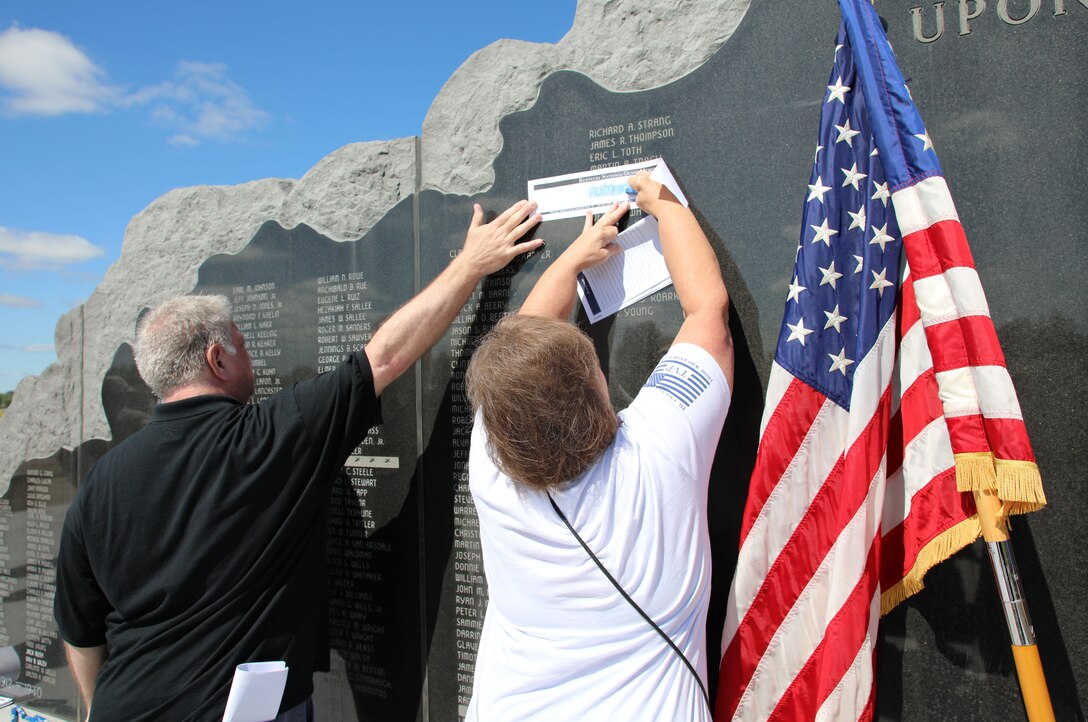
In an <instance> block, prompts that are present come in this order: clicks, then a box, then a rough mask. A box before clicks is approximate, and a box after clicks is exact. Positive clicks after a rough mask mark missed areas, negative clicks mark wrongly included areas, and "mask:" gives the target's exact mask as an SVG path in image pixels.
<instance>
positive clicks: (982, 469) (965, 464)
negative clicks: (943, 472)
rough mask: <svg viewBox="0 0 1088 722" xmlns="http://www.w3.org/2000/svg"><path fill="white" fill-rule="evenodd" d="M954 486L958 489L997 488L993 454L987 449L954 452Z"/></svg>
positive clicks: (982, 489) (981, 489) (978, 489)
mask: <svg viewBox="0 0 1088 722" xmlns="http://www.w3.org/2000/svg"><path fill="white" fill-rule="evenodd" d="M956 488H957V489H959V490H960V491H984V490H986V489H996V488H997V470H996V469H995V468H994V455H993V453H992V452H989V451H973V452H967V453H960V454H956Z"/></svg>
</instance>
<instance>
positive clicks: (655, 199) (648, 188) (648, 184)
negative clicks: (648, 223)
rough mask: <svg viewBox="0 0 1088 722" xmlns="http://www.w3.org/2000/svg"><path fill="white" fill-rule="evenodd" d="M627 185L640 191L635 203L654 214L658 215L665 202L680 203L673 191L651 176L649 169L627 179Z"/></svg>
mask: <svg viewBox="0 0 1088 722" xmlns="http://www.w3.org/2000/svg"><path fill="white" fill-rule="evenodd" d="M627 185H629V186H631V187H632V188H634V189H635V190H636V191H638V198H636V199H635V204H636V205H638V207H639V208H641V209H642V210H643V211H645V212H646V213H649V214H650V215H652V216H656V215H657V213H658V211H659V210H660V209H661V207H662V204H663V203H676V204H677V205H679V204H680V201H679V200H678V199H677V198H676V196H674V195H673V193H672V191H670V190H669V189H668V188H666V187H665V186H663V185H662V184H660V183H658V182H657V181H655V180H653V179H651V178H650V173H649V172H648V171H642V172H641V173H639V174H638V175H633V176H631V177H630V178H628V179H627Z"/></svg>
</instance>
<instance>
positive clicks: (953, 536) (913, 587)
mask: <svg viewBox="0 0 1088 722" xmlns="http://www.w3.org/2000/svg"><path fill="white" fill-rule="evenodd" d="M981 534H982V524H981V523H980V522H979V520H978V514H975V515H974V516H972V517H970V518H968V519H964V520H963V521H961V522H960V523H959V524H956V525H955V526H952V527H949V528H948V529H946V530H944V531H943V532H941V533H940V534H938V535H937V536H935V537H933V539H931V540H930V542H929V543H928V544H926V545H925V546H924V547H922V549H921V551H919V552H918V558H917V559H915V560H914V566H913V567H911V569H910V571H908V572H907V573H906V575H904V577H903V578H902V579H901V580H900V581H899V582H898V583H897V584H896V585H895V586H894V587H892V588H891V589H885V590H884V591H883V592H881V594H880V616H882V617H883V616H884V615H885V614H887V613H888V612H890V611H892V610H893V609H895V608H896V607H897V606H898V605H899V603H900V602H902V601H904V600H905V599H907V597H910V596H912V595H914V594H917V593H918V592H920V591H922V589H923V588H924V587H925V584H924V583H923V578H924V577H925V575H926V572H928V571H929V570H930V569H932V568H933V567H935V566H937V565H938V564H940V563H941V562H943V561H944V560H945V559H947V558H948V557H950V556H952V555H953V554H955V553H956V552H958V551H959V550H960V549H963V548H964V547H965V546H967V545H968V544H970V543H971V542H973V541H974V540H975V539H978V537H979V535H981Z"/></svg>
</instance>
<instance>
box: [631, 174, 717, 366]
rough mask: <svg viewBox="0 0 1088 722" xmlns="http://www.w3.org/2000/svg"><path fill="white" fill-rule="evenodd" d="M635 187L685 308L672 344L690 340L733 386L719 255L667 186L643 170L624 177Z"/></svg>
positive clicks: (639, 202)
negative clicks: (651, 218)
mask: <svg viewBox="0 0 1088 722" xmlns="http://www.w3.org/2000/svg"><path fill="white" fill-rule="evenodd" d="M628 183H630V185H631V187H632V188H634V189H635V190H636V191H638V198H637V200H636V201H635V202H636V203H637V204H638V207H639V208H641V209H642V210H644V211H646V212H647V213H649V214H650V215H652V216H654V217H655V218H657V223H658V227H659V229H660V233H661V250H662V253H664V255H665V265H666V266H668V268H669V275H670V276H672V283H673V287H674V288H675V289H676V295H677V297H679V299H680V306H681V308H683V309H684V323H683V325H682V326H681V327H680V331H679V333H677V334H676V340H675V341H674V343H693V344H695V345H696V346H699V347H701V348H703V349H705V350H706V351H707V352H708V353H710V355H711V356H713V357H714V359H715V360H716V361H717V362H718V365H719V366H721V368H722V372H723V373H724V374H725V378H726V381H728V382H729V387H730V388H732V387H733V337H732V335H731V334H730V333H729V293H728V292H727V291H726V290H725V282H724V281H723V280H722V272H721V268H720V267H719V266H718V257H717V256H716V255H715V254H714V249H712V248H711V247H710V241H708V240H707V237H706V234H705V233H703V229H702V228H701V227H700V226H699V221H697V220H696V219H695V216H694V214H692V212H691V211H690V210H688V209H687V208H685V207H684V206H683V205H682V204H681V203H680V202H679V201H678V200H677V199H676V196H674V195H673V194H672V193H671V192H670V191H669V189H668V188H666V187H664V186H663V185H661V184H660V183H658V182H656V181H653V180H650V174H649V173H646V172H643V173H639V174H638V175H636V176H634V177H633V178H631V179H629V180H628Z"/></svg>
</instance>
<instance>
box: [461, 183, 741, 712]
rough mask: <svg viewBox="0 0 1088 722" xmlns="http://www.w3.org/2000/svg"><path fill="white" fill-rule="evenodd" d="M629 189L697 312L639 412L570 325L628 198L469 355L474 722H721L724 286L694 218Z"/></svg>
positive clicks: (645, 190)
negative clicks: (717, 632) (715, 659)
mask: <svg viewBox="0 0 1088 722" xmlns="http://www.w3.org/2000/svg"><path fill="white" fill-rule="evenodd" d="M629 182H630V184H631V185H632V186H633V187H634V188H635V189H636V190H637V191H638V199H637V203H638V205H639V207H640V208H642V209H643V210H644V211H646V212H647V213H649V214H651V215H653V216H654V217H655V218H656V219H657V222H658V224H659V229H660V235H661V246H662V250H663V252H664V255H665V262H666V264H667V265H668V268H669V272H670V274H671V275H672V279H673V284H674V285H675V288H676V293H677V296H678V297H679V299H680V304H681V306H682V307H683V309H684V313H685V320H684V323H683V324H682V326H681V328H680V331H679V333H677V335H676V339H675V341H674V343H673V346H672V348H670V349H669V351H668V352H667V353H666V354H665V356H664V357H663V358H662V359H661V361H660V363H659V364H658V365H657V368H656V369H655V370H654V372H653V373H652V374H651V376H650V378H649V379H648V380H647V382H646V385H645V386H644V387H643V388H642V390H641V391H640V392H639V394H638V396H637V397H636V398H635V400H634V401H633V402H632V403H631V405H630V406H629V407H628V408H627V409H626V410H624V411H623V412H622V413H620V415H619V417H618V419H617V417H616V414H615V413H614V412H613V410H612V407H611V404H610V402H609V398H608V389H607V384H606V382H605V379H604V375H603V373H602V372H601V368H600V365H599V362H598V361H597V358H596V355H595V353H594V350H593V345H592V343H591V342H590V340H589V339H588V337H586V336H585V335H584V334H582V333H581V332H580V331H579V330H578V329H577V328H575V327H574V326H572V325H571V324H570V323H569V322H568V320H567V319H568V318H569V317H570V314H571V311H572V310H573V308H574V296H575V290H576V283H577V277H578V274H579V273H580V272H581V271H583V270H585V269H586V268H589V267H592V266H594V265H597V264H599V263H601V262H603V261H604V260H606V259H607V258H608V257H609V256H611V255H613V254H615V253H617V252H618V251H619V248H618V247H617V246H616V244H615V243H613V241H614V239H615V238H616V236H617V234H618V231H617V229H616V223H617V222H618V221H619V219H620V218H621V217H622V216H623V215H624V214H625V213H626V212H627V204H620V205H617V206H614V207H613V208H612V209H611V210H610V211H609V212H608V213H606V214H604V216H603V217H602V218H601V219H600V221H598V222H597V223H593V220H592V216H588V215H587V218H586V223H585V227H584V229H583V232H582V235H581V236H579V237H578V239H577V240H575V241H574V243H573V244H571V246H570V247H569V248H568V249H567V250H566V251H565V252H564V253H563V254H562V255H561V256H560V257H559V258H558V259H556V261H555V262H554V263H553V264H552V265H551V266H550V267H549V268H548V269H547V270H546V271H545V272H544V274H543V275H542V276H541V278H540V280H539V282H538V283H537V285H536V286H535V287H534V289H533V291H532V292H531V293H530V294H529V297H528V298H527V299H526V301H525V303H524V304H523V305H522V308H521V310H520V312H519V315H517V316H513V317H510V318H507V319H504V320H503V321H501V322H500V323H499V324H498V325H497V326H496V327H495V329H494V330H493V331H492V332H491V334H489V335H488V336H487V337H486V338H485V340H484V341H483V343H482V344H481V346H480V348H479V349H478V350H477V352H476V354H475V355H474V356H473V359H472V362H471V363H470V365H469V369H468V377H467V382H468V393H469V398H470V400H471V401H472V404H473V406H474V408H475V410H476V425H475V428H474V429H473V436H472V446H471V450H470V456H469V484H470V487H471V490H472V494H473V498H474V500H475V502H476V510H477V512H478V514H479V517H480V539H481V542H482V545H483V550H484V566H485V572H486V574H487V580H488V589H489V601H488V608H487V614H486V616H485V618H484V627H483V632H482V634H481V639H480V647H479V652H478V656H477V662H476V675H475V681H474V688H473V697H472V701H471V703H470V705H469V710H468V715H467V718H466V719H467V720H468V721H470V722H477V721H479V720H489V721H490V720H500V721H501V720H519V721H531V720H548V721H549V722H550V721H551V720H557V719H564V720H565V719H615V720H654V721H655V722H660V721H662V720H684V721H685V722H688V721H691V720H700V721H705V722H709V720H710V709H709V707H708V704H707V701H706V698H705V697H706V693H705V679H706V664H707V660H706V643H705V642H706V634H705V625H706V612H707V604H708V602H709V596H710V543H709V538H708V532H707V514H706V496H707V485H708V481H709V477H710V466H711V463H712V461H713V456H714V450H715V448H716V446H717V441H718V437H719V435H720V434H721V428H722V424H723V423H724V421H725V416H726V412H727V411H728V408H729V400H730V395H731V394H730V389H731V385H732V382H733V348H732V339H731V337H730V334H729V328H728V325H727V317H728V307H729V296H728V294H727V292H726V289H725V284H724V283H723V282H722V278H721V272H720V270H719V267H718V261H717V257H716V256H715V254H714V251H713V250H712V249H711V247H710V244H709V242H708V241H707V238H706V236H705V234H704V233H703V232H702V229H701V228H700V227H699V224H698V221H696V219H695V217H694V215H692V213H691V212H690V211H689V210H688V209H686V208H684V207H683V206H682V205H681V204H680V203H679V202H677V200H676V198H675V197H674V196H673V195H672V194H671V193H670V192H669V191H668V190H667V189H665V188H664V187H663V186H661V185H660V184H658V183H656V182H654V181H652V180H650V179H649V177H648V175H647V174H640V175H638V176H636V177H634V178H631V179H630V181H629ZM591 555H592V556H591ZM640 613H641V614H642V617H640Z"/></svg>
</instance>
